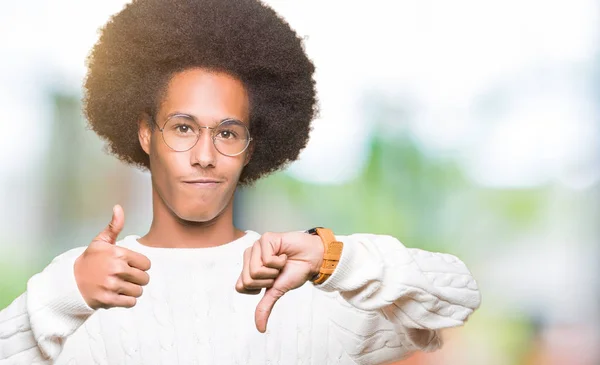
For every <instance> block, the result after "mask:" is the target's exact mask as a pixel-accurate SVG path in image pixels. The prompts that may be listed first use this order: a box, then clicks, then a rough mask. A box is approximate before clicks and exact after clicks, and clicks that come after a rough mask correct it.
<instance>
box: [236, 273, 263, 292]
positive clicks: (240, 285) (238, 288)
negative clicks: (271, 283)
mask: <svg viewBox="0 0 600 365" xmlns="http://www.w3.org/2000/svg"><path fill="white" fill-rule="evenodd" d="M235 290H236V291H237V292H238V293H240V294H250V295H256V294H260V292H261V291H262V289H254V290H250V289H246V288H244V284H243V283H242V277H241V276H240V277H239V278H238V280H237V283H236V284H235Z"/></svg>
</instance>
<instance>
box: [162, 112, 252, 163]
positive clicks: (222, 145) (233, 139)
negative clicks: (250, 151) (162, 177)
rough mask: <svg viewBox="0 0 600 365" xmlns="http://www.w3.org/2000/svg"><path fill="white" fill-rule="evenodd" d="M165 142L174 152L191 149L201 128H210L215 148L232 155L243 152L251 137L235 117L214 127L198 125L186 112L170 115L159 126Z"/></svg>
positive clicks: (196, 141) (198, 137) (223, 153)
mask: <svg viewBox="0 0 600 365" xmlns="http://www.w3.org/2000/svg"><path fill="white" fill-rule="evenodd" d="M156 126H157V127H158V130H159V131H160V132H161V133H162V137H163V140H164V141H165V144H166V145H167V146H168V147H169V148H170V149H172V150H173V151H176V152H185V151H189V150H191V149H192V148H193V147H194V146H195V145H196V143H198V140H199V139H200V135H201V131H202V129H210V130H211V132H212V136H211V137H212V138H211V139H212V141H213V145H214V146H215V148H216V150H217V151H219V153H221V154H222V155H225V156H229V157H233V156H237V155H239V154H241V153H243V152H244V151H245V150H246V149H247V148H248V146H249V145H250V141H252V138H251V137H250V131H248V127H246V125H245V124H244V123H242V122H240V121H239V120H237V119H231V118H228V119H225V120H223V121H222V122H221V123H219V125H218V126H216V127H204V126H200V125H199V124H198V123H197V122H196V120H195V119H194V117H192V116H191V115H187V114H174V115H172V116H170V117H169V118H168V119H167V120H166V121H165V123H164V125H163V127H162V128H161V127H160V126H159V125H158V124H156Z"/></svg>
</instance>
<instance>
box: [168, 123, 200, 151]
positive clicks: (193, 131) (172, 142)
mask: <svg viewBox="0 0 600 365" xmlns="http://www.w3.org/2000/svg"><path fill="white" fill-rule="evenodd" d="M199 130H200V128H199V126H198V124H196V122H194V120H193V119H191V118H189V117H186V116H182V115H175V116H173V117H171V118H169V120H167V123H166V124H165V126H164V128H163V137H164V140H165V143H166V144H167V146H169V147H171V148H172V149H173V150H175V151H180V152H183V151H187V150H189V149H190V148H192V147H194V145H195V144H196V142H197V141H198V136H199V132H198V131H199Z"/></svg>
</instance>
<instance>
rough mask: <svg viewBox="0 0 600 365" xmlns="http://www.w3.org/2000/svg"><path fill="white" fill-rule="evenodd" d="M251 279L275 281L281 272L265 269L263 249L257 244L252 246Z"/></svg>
mask: <svg viewBox="0 0 600 365" xmlns="http://www.w3.org/2000/svg"><path fill="white" fill-rule="evenodd" d="M249 271H250V277H251V278H252V279H254V280H260V279H275V278H276V277H277V276H279V270H277V269H272V268H269V267H265V266H264V265H263V262H262V259H261V248H260V244H259V243H258V242H257V243H255V244H254V245H253V246H252V249H251V252H250V268H249Z"/></svg>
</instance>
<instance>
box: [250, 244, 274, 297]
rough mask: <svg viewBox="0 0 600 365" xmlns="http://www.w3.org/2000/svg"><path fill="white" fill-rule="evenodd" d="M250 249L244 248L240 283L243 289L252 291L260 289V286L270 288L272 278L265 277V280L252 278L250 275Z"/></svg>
mask: <svg viewBox="0 0 600 365" xmlns="http://www.w3.org/2000/svg"><path fill="white" fill-rule="evenodd" d="M251 254H252V253H251V249H246V250H245V251H244V268H243V269H242V284H243V286H244V289H246V290H250V291H254V290H257V289H258V290H260V289H262V288H270V287H271V286H273V282H274V281H275V280H273V279H265V280H254V279H252V277H251V276H250V255H251Z"/></svg>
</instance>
